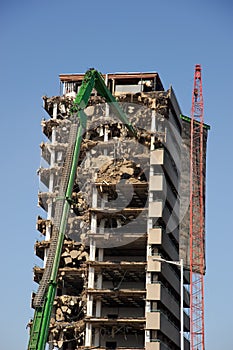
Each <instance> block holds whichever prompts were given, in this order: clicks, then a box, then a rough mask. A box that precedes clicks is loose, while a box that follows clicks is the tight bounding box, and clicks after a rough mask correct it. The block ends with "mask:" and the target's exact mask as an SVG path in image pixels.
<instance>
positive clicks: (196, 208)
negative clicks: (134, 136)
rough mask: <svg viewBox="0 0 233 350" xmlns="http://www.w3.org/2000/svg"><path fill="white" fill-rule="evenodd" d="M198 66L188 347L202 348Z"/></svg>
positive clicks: (201, 107)
mask: <svg viewBox="0 0 233 350" xmlns="http://www.w3.org/2000/svg"><path fill="white" fill-rule="evenodd" d="M203 124H204V105H203V96H202V78H201V65H200V64H196V66H195V73H194V88H193V93H192V111H191V140H190V143H191V145H190V341H191V350H204V348H205V344H204V273H205V237H204V235H205V217H204V215H205V208H204V205H205V203H204V200H205V199H204V176H203V170H204V169H203V159H204V156H205V155H204V154H203Z"/></svg>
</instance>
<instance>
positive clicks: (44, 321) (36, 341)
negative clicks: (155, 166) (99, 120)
mask: <svg viewBox="0 0 233 350" xmlns="http://www.w3.org/2000/svg"><path fill="white" fill-rule="evenodd" d="M93 88H95V89H96V90H97V92H98V93H99V94H100V95H101V96H103V97H105V99H106V102H110V103H111V107H112V108H113V110H114V111H115V113H116V114H117V116H118V117H119V119H120V120H121V121H122V122H123V123H124V124H125V126H126V127H127V128H128V130H129V131H130V132H131V133H132V134H133V136H134V137H137V132H136V130H135V129H134V128H133V126H132V125H131V123H130V122H129V121H128V118H127V116H126V115H125V114H124V112H123V111H122V109H121V108H120V106H119V105H118V103H117V101H116V100H115V98H114V97H113V96H112V94H111V93H110V91H109V90H108V89H107V87H106V85H105V82H104V80H103V78H102V77H101V75H100V74H99V73H98V72H97V71H96V70H94V69H93V70H89V71H87V72H86V74H85V76H84V80H83V82H82V85H81V87H80V90H79V93H78V94H77V96H76V99H75V101H74V105H73V107H72V108H71V113H77V116H78V118H79V121H80V125H79V128H78V132H77V137H76V142H75V147H74V152H73V158H72V166H71V170H70V174H69V181H68V185H67V190H66V194H65V198H64V199H62V200H63V201H64V206H63V211H62V217H61V221H60V226H59V234H58V242H57V247H56V252H55V255H54V261H53V267H52V273H51V278H50V282H49V284H48V289H47V292H46V295H45V297H44V302H43V305H42V306H40V307H36V309H35V313H34V318H33V323H32V328H31V332H30V339H29V344H28V350H44V349H45V346H46V342H47V338H48V332H49V323H50V318H51V312H52V308H53V302H54V298H55V294H56V289H57V274H58V268H59V263H60V257H61V252H62V246H63V242H64V236H65V230H66V225H67V220H68V215H69V211H70V199H71V195H72V190H73V186H74V180H75V176H76V170H77V165H78V159H79V154H80V148H81V142H82V135H83V132H84V130H85V128H86V115H85V113H84V111H83V110H84V109H85V107H86V106H87V104H88V101H89V98H90V96H91V92H92V90H93Z"/></svg>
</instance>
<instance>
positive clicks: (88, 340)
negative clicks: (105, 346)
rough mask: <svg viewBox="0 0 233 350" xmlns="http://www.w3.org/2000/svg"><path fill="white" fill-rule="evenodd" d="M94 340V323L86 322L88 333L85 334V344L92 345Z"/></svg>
mask: <svg viewBox="0 0 233 350" xmlns="http://www.w3.org/2000/svg"><path fill="white" fill-rule="evenodd" d="M91 340H92V325H91V324H90V323H87V324H86V334H85V346H91V345H92V344H91Z"/></svg>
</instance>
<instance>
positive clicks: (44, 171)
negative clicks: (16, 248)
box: [34, 73, 190, 350]
mask: <svg viewBox="0 0 233 350" xmlns="http://www.w3.org/2000/svg"><path fill="white" fill-rule="evenodd" d="M83 77H84V75H83V74H68V75H60V81H61V88H62V91H61V96H56V97H51V98H48V97H44V108H45V110H46V111H47V112H48V114H49V116H50V118H49V119H48V120H43V121H42V128H43V133H44V134H45V136H46V137H47V139H48V141H47V142H43V143H42V144H41V155H42V159H43V163H42V166H41V167H40V169H39V171H38V173H39V176H40V181H41V184H42V186H43V190H41V191H40V192H39V205H40V206H41V208H43V209H44V210H45V211H46V212H47V217H46V218H42V217H38V221H37V228H38V230H39V231H40V232H41V234H42V235H44V236H45V237H44V240H42V241H38V242H36V245H35V251H36V255H37V256H38V257H39V258H41V259H42V260H43V261H44V266H45V264H46V260H47V257H48V249H49V246H50V239H51V236H52V234H53V230H52V228H53V220H54V217H55V211H56V209H55V208H56V203H57V201H58V200H59V198H58V193H59V186H60V181H61V173H62V167H63V164H64V161H65V158H66V150H67V147H68V142H69V133H70V127H71V124H72V123H73V120H72V118H73V117H71V116H70V113H69V112H70V108H71V107H72V104H73V100H74V97H75V96H76V94H77V92H78V91H79V89H80V85H81V82H82V79H83ZM103 77H104V79H105V82H106V85H107V86H108V88H109V90H110V91H111V92H112V94H113V95H114V96H115V97H116V99H117V101H118V103H119V104H120V106H121V107H122V109H123V110H124V111H125V113H126V114H127V116H128V117H129V119H130V121H131V123H132V125H134V126H135V128H136V129H137V131H138V138H137V139H135V138H133V137H132V135H130V132H129V131H128V130H127V129H126V128H125V126H124V125H123V123H122V122H121V121H119V120H118V119H117V118H116V116H115V115H114V112H113V111H112V109H111V104H108V103H106V101H105V100H104V98H102V97H101V96H99V95H98V94H97V92H96V91H95V90H93V93H92V96H91V99H90V101H89V105H88V107H87V108H86V109H85V114H86V116H87V128H86V130H85V133H84V134H83V138H82V144H81V152H80V157H79V162H78V167H77V172H76V179H75V185H74V187H73V193H72V202H71V212H70V215H69V218H68V224H67V228H66V238H65V241H64V244H63V248H62V254H61V260H60V266H59V273H58V288H57V296H56V298H55V301H54V307H53V312H52V318H51V321H50V329H49V337H48V342H49V346H50V349H53V348H59V349H63V350H75V349H95V348H98V349H134V350H136V349H137V350H139V349H140V350H142V349H146V350H166V349H171V350H178V349H179V348H180V270H179V267H178V266H175V265H170V264H167V263H162V262H161V261H158V260H156V257H162V258H163V259H167V260H171V261H179V259H180V256H179V242H180V241H179V238H180V237H179V233H180V227H179V225H180V222H181V219H182V217H183V216H184V214H185V211H188V203H187V202H185V201H184V202H183V203H182V213H180V200H181V198H180V183H181V169H182V168H181V145H182V129H183V127H182V123H188V119H185V118H183V119H181V118H180V115H181V110H180V108H179V105H178V102H177V99H176V97H175V94H174V91H173V89H172V88H169V90H167V91H164V88H163V85H162V83H161V81H160V78H159V75H158V74H157V73H116V74H106V75H104V76H103ZM183 151H184V147H183ZM184 152H185V151H184ZM186 156H187V158H189V155H188V154H186ZM181 214H182V215H181ZM187 249H188V247H187ZM43 271H44V267H41V268H40V267H35V268H34V280H35V281H36V282H38V283H39V282H40V280H41V278H42V275H43ZM184 283H185V284H187V285H188V284H189V273H188V271H185V272H184ZM183 302H184V307H185V308H187V310H188V308H189V293H188V288H184V300H183ZM184 331H185V332H189V316H188V312H187V313H186V312H184ZM189 347H190V345H189V341H188V340H187V338H185V339H184V348H185V349H189Z"/></svg>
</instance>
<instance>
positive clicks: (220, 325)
mask: <svg viewBox="0 0 233 350" xmlns="http://www.w3.org/2000/svg"><path fill="white" fill-rule="evenodd" d="M232 38H233V3H232V1H231V0H221V1H220V0H212V1H211V0H202V1H200V0H196V1H184V0H177V1H171V0H167V1H164V2H163V1H157V0H153V1H152V0H144V1H141V2H139V1H131V0H128V1H127V0H124V1H122V0H118V1H117V2H114V3H112V2H110V1H106V0H99V1H98V2H97V1H90V0H89V1H84V2H81V1H75V0H70V1H61V0H56V1H55V0H50V1H45V0H41V1H29V0H21V1H20V2H19V1H16V0H2V1H1V4H0V48H1V56H0V60H1V64H0V79H1V84H0V99H1V112H0V113H1V134H2V135H1V138H0V145H1V148H0V149H1V159H2V171H1V173H0V177H1V182H0V184H1V196H2V201H1V265H2V269H1V289H0V304H1V305H0V310H1V313H0V326H1V327H0V338H1V349H4V350H13V349H16V348H18V349H24V348H26V344H27V339H28V334H27V331H26V329H25V328H26V324H27V322H28V319H29V318H30V317H31V316H32V312H31V310H30V294H31V291H32V290H33V289H34V290H35V288H36V286H35V285H33V283H32V268H33V265H34V264H35V263H36V264H38V263H39V261H38V260H37V258H35V257H34V255H33V244H34V242H35V240H36V239H37V238H39V235H38V233H37V232H36V229H35V222H36V215H37V214H38V213H39V210H38V208H37V191H38V179H37V176H36V170H37V168H38V167H39V164H40V151H39V143H40V142H41V140H42V133H41V128H40V120H41V118H42V117H46V113H45V112H44V111H43V109H42V100H41V96H42V95H44V94H47V95H48V96H51V95H56V94H59V79H58V75H59V74H60V73H75V72H85V71H86V70H87V69H88V68H90V67H95V68H97V69H98V70H100V71H101V72H103V73H105V72H116V71H158V72H159V74H160V77H161V79H162V81H163V84H164V86H165V88H168V87H169V85H170V84H172V85H173V88H174V89H175V92H176V95H177V98H178V100H179V103H180V106H181V109H182V111H183V113H184V114H186V115H188V114H189V112H190V108H191V92H192V86H193V72H194V66H195V64H196V63H200V64H202V68H203V93H204V103H205V121H206V123H208V124H210V125H211V131H210V134H209V142H208V155H207V164H208V168H207V276H206V278H205V286H206V287H205V306H206V309H205V321H206V348H207V349H211V350H219V349H230V348H231V347H232V337H231V332H232V312H233V302H232V289H233V278H232V266H233V254H232V246H233V230H232V215H233V210H232V209H233V208H232V196H233V191H232V186H231V182H230V181H231V180H232V169H233V166H232V151H233V147H232V146H233V145H232V139H233V137H232V130H233V125H232V101H233V93H232V81H233V67H232V62H233V42H232Z"/></svg>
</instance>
